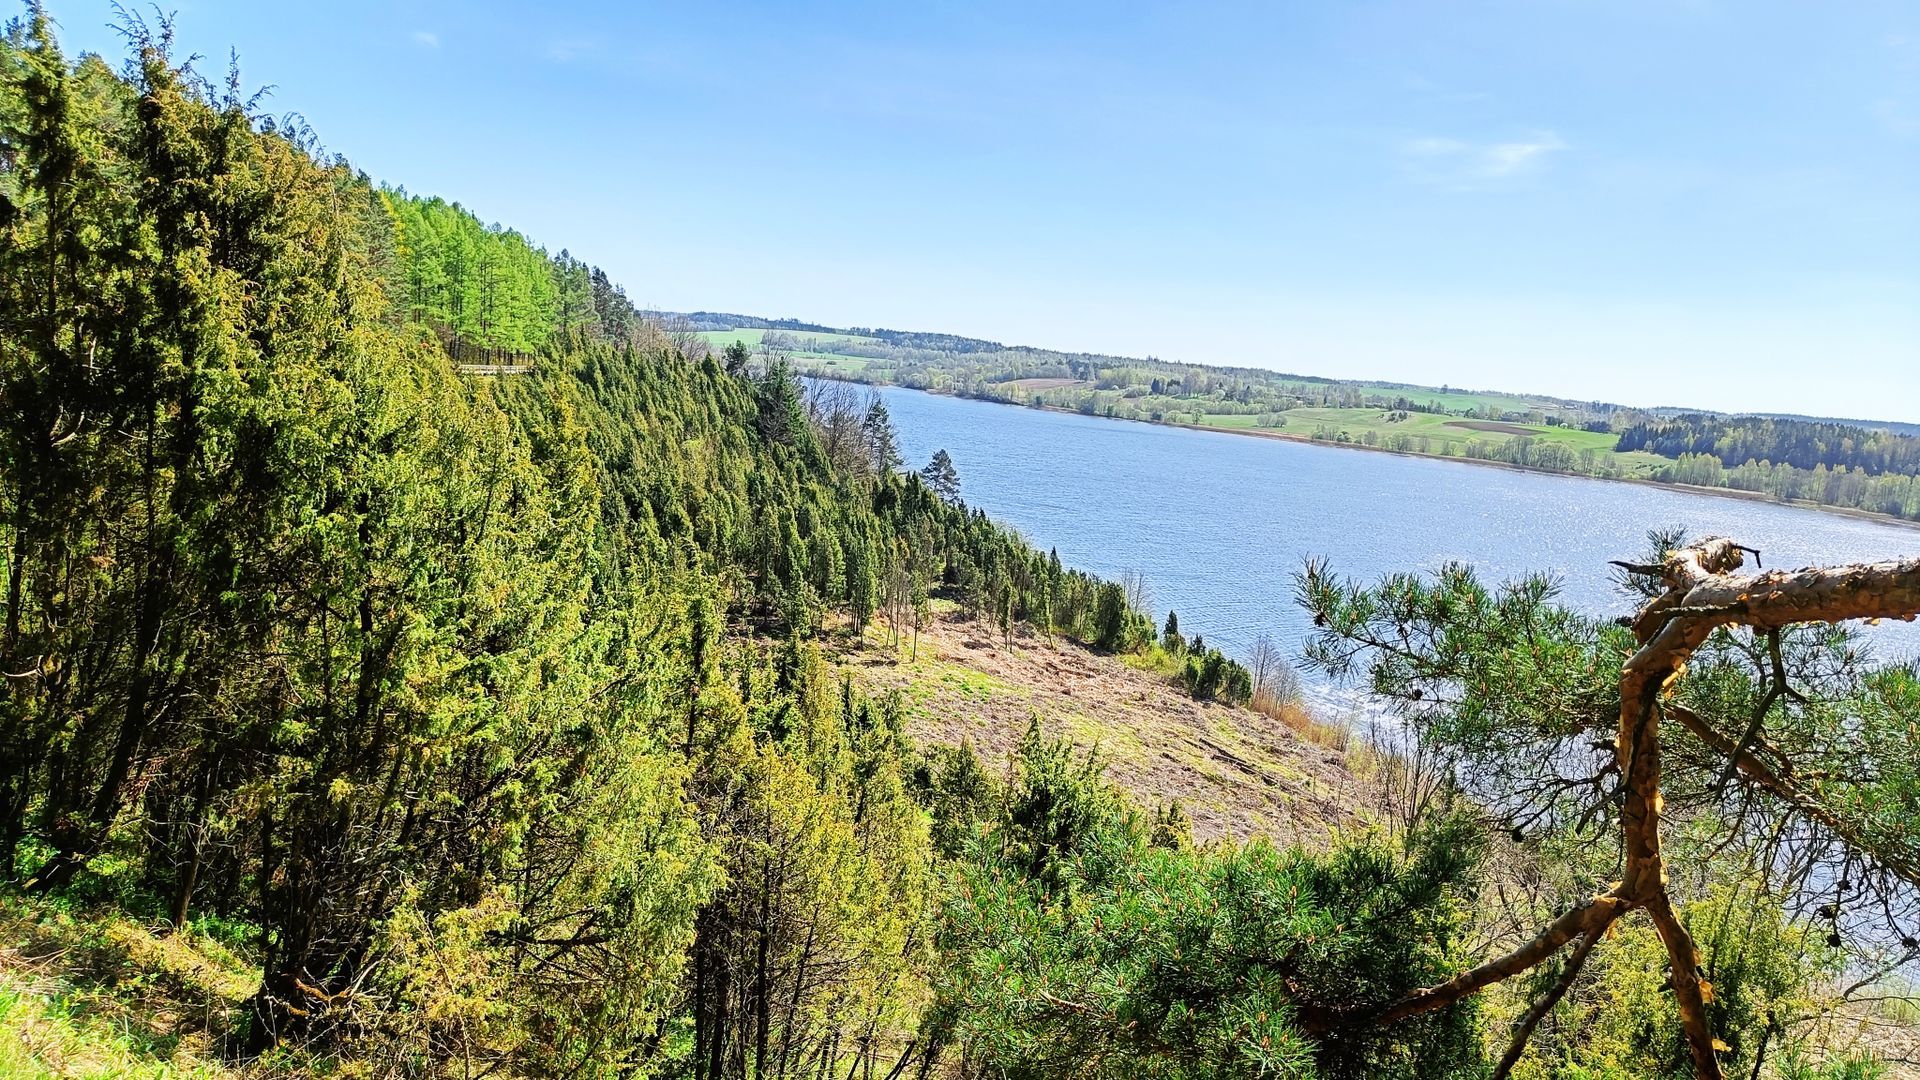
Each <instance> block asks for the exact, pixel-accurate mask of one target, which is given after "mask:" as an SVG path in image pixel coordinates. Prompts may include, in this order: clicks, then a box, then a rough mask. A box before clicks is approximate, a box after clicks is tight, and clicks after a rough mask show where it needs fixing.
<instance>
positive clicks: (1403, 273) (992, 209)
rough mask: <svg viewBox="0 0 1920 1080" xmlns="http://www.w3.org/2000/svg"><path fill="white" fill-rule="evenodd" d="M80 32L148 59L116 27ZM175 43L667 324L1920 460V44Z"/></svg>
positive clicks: (1847, 30)
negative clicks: (1302, 377)
mask: <svg viewBox="0 0 1920 1080" xmlns="http://www.w3.org/2000/svg"><path fill="white" fill-rule="evenodd" d="M51 8H52V11H53V14H54V15H55V16H56V18H57V19H58V20H59V22H60V24H61V25H62V27H63V30H64V33H65V36H66V39H67V42H68V45H69V47H71V48H74V49H76V50H78V49H88V50H94V51H101V52H104V53H106V54H107V55H108V56H110V57H116V58H117V57H118V56H119V55H120V54H121V52H122V43H121V42H120V41H119V40H118V38H117V35H115V33H114V32H113V31H112V30H111V29H109V28H108V24H109V23H110V22H111V21H112V19H113V15H112V12H111V10H110V7H109V5H107V4H105V3H101V2H93V0H87V2H79V0H58V2H55V3H53V4H52V5H51ZM177 28H178V34H179V41H180V46H181V48H180V51H181V52H182V53H183V54H185V53H200V54H203V55H205V56H207V57H209V58H211V59H209V60H207V61H203V62H202V65H201V66H202V68H203V70H207V71H209V72H214V73H217V70H218V69H219V68H222V67H224V59H225V57H226V56H227V54H228V49H229V47H231V48H233V49H234V50H236V51H237V52H238V54H239V58H240V65H241V71H242V76H243V80H244V82H245V84H246V85H248V86H259V85H263V84H270V85H272V86H273V87H274V88H275V89H274V92H273V95H272V97H271V98H270V99H269V101H268V105H267V107H268V109H269V110H270V111H273V112H276V113H278V112H281V111H284V110H287V109H293V110H298V111H299V112H300V113H301V114H302V115H304V116H305V117H306V118H307V119H308V120H309V121H310V122H311V123H312V124H313V126H314V128H315V130H316V131H317V132H318V133H319V135H320V138H321V139H322V141H323V143H324V145H325V146H326V148H327V149H328V151H329V152H338V153H341V154H343V155H345V156H346V157H347V158H348V160H350V161H352V162H353V163H354V164H355V165H356V166H358V167H360V168H363V169H365V170H366V171H368V172H369V173H370V174H371V175H373V176H375V177H376V178H378V179H380V180H383V181H386V182H389V183H393V184H397V185H404V186H406V187H407V188H408V189H409V190H412V191H416V192H421V193H432V194H441V195H445V196H447V197H448V198H451V199H456V200H458V201H460V202H461V203H462V204H463V205H465V206H467V207H469V208H471V209H472V210H474V212H475V213H477V214H479V215H480V216H481V217H482V218H484V219H486V220H489V221H498V222H501V223H503V224H506V225H508V226H511V227H513V228H516V229H519V230H521V231H522V232H525V233H526V234H528V235H529V236H531V237H533V238H534V239H535V240H536V241H538V242H540V243H542V244H545V245H547V246H548V247H549V248H550V249H553V250H558V249H560V248H567V249H569V250H571V251H572V252H573V253H574V254H575V255H577V256H579V257H581V258H583V259H586V260H588V261H590V262H593V263H596V264H598V265H600V266H602V267H604V268H605V269H606V270H607V271H608V273H609V274H610V275H612V276H613V277H614V278H615V279H616V280H619V281H620V282H622V283H623V284H624V285H625V286H626V288H627V290H628V292H629V294H630V295H631V296H632V297H633V299H634V300H635V301H636V302H637V303H639V304H640V305H642V306H644V307H652V308H660V309H665V310H682V311H692V310H709V311H731V312H739V313H743V314H754V315H760V316H763V317H768V318H779V317H796V318H801V319H806V320H809V321H815V322H819V323H823V324H828V325H864V326H888V327H901V328H913V329H926V330H937V331H941V332H947V333H955V334H964V335H967V336H974V337H982V338H988V339H991V340H996V341H1003V342H1008V343H1016V342H1017V343H1023V344H1033V345H1039V346H1043V347H1048V348H1056V349H1061V350H1063V351H1075V352H1095V353H1110V354H1114V355H1123V356H1145V355H1155V356H1159V357H1161V358H1164V359H1169V360H1181V361H1191V362H1198V363H1207V364H1222V365H1230V366H1249V367H1264V368H1271V369H1276V370H1284V371H1290V372H1298V373H1303V374H1313V375H1324V376H1332V377H1341V378H1351V379H1370V380H1382V381H1396V382H1411V383H1421V384H1428V385H1439V384H1443V383H1444V384H1448V385H1453V386H1463V387H1477V388H1486V389H1500V390H1509V391H1516V392H1527V393H1537V394H1545V395H1552V396H1557V397H1564V398H1573V399H1582V400H1605V401H1613V402H1620V403H1624V404H1635V405H1667V404H1671V405H1676V406H1683V407H1697V408H1704V409H1713V410H1718V411H1727V412H1784V413H1799V414H1808V415H1826V416H1842V417H1849V418H1859V419H1869V420H1896V421H1908V422H1915V421H1920V413H1916V412H1915V411H1912V406H1911V405H1909V404H1907V403H1908V402H1911V401H1914V400H1920V200H1915V199H1914V198H1913V192H1914V191H1915V190H1920V17H1916V12H1915V9H1913V8H1912V7H1911V6H1909V5H1900V4H1872V3H1869V4H1861V5H1850V6H1848V7H1847V8H1845V9H1825V8H1808V7H1803V6H1797V5H1791V4H1785V3H1780V4H1760V5H1740V6H1734V5H1722V4H1715V3H1706V2H1699V3H1686V4H1678V5H1665V4H1651V3H1647V4H1626V5H1619V4H1612V5H1603V4H1598V3H1591V4H1589V3H1569V4H1558V5H1550V6H1549V5H1534V4H1522V3H1484V4H1475V5H1470V6H1451V5H1450V6H1446V7H1438V6H1430V5H1421V4H1395V3H1383V4H1370V5H1362V6H1357V7H1351V8H1343V9H1340V10H1338V11H1331V10H1311V9H1309V10H1289V11H1281V12H1272V11H1268V10H1265V9H1263V8H1257V7H1252V6H1235V5H1208V6H1202V7H1195V6H1189V5H1180V6H1177V7H1154V8H1140V9H1128V10H1124V11H1121V10H1109V9H1107V8H1104V7H1091V6H1089V7H1084V8H1079V7H1073V8H1049V9H1048V10H1047V11H1044V12H1040V11H1032V10H1027V9H1023V8H1015V7H964V8H958V7H957V8H937V7H927V8H921V7H915V8H912V9H900V8H894V7H890V6H885V5H874V6H866V5H841V6H837V7H835V8H833V9H830V10H828V9H818V10H814V11H811V12H809V13H807V14H806V15H804V16H802V15H796V14H794V13H792V12H788V11H786V10H784V9H782V8H779V7H776V6H767V7H764V8H762V7H756V6H752V5H717V4H716V5H705V6H702V7H700V8H699V9H697V10H667V9H653V8H644V7H643V8H641V9H638V10H633V11H628V10H625V9H620V8H618V7H616V6H613V5H603V4H598V3H596V4H586V5H575V6H573V7H572V8H570V9H569V10H566V11H554V12H548V13H544V14H542V15H541V16H540V17H539V18H538V20H537V21H530V20H528V19H527V18H525V17H524V16H520V15H517V14H515V13H512V12H509V11H507V10H506V9H504V8H499V7H493V6H486V5H483V6H479V7H467V6H459V5H450V4H441V3H406V4H400V5H395V6H376V5H371V4H361V5H356V4H347V5H337V4H336V5H328V6H324V7H322V6H316V7H313V8H286V9H282V8H278V7H275V8H273V9H271V10H269V9H267V8H264V7H255V6H251V5H242V4H233V3H226V2H210V0H200V2H195V3H189V4H182V5H181V6H180V7H179V9H178V12H177ZM1810 373H1811V374H1810Z"/></svg>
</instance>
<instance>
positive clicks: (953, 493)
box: [920, 450, 960, 503]
mask: <svg viewBox="0 0 1920 1080" xmlns="http://www.w3.org/2000/svg"><path fill="white" fill-rule="evenodd" d="M920 479H921V481H922V482H924V483H925V484H926V485H927V489H928V490H929V491H931V492H933V493H934V494H935V495H937V496H939V497H940V498H941V499H943V500H945V501H946V502H950V503H953V502H959V501H960V472H959V470H957V469H955V468H954V467H953V458H952V457H951V456H949V455H948V454H947V452H946V451H945V450H935V451H934V452H933V460H931V461H929V462H927V466H926V468H924V469H921V470H920Z"/></svg>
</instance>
